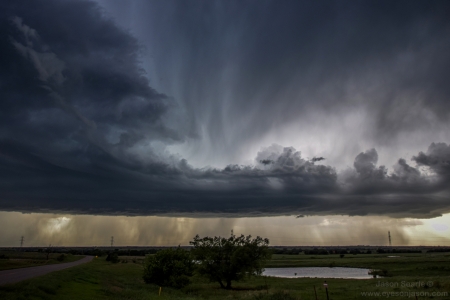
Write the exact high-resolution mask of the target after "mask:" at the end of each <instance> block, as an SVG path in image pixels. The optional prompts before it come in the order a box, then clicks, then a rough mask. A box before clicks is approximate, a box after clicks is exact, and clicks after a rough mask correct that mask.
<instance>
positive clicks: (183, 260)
mask: <svg viewBox="0 0 450 300" xmlns="http://www.w3.org/2000/svg"><path fill="white" fill-rule="evenodd" d="M193 271H194V262H193V260H192V257H191V255H190V253H189V252H188V251H186V250H184V249H182V248H180V247H178V248H176V249H166V250H161V251H158V252H157V253H156V254H155V255H149V256H147V257H146V258H145V263H144V276H143V278H144V281H145V282H146V283H154V284H157V285H158V286H170V287H175V288H182V287H184V286H186V285H188V284H189V283H190V279H189V277H190V276H192V275H193Z"/></svg>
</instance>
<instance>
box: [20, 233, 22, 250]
mask: <svg viewBox="0 0 450 300" xmlns="http://www.w3.org/2000/svg"><path fill="white" fill-rule="evenodd" d="M22 246H23V235H22V236H21V237H20V248H22Z"/></svg>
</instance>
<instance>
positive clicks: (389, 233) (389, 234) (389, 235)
mask: <svg viewBox="0 0 450 300" xmlns="http://www.w3.org/2000/svg"><path fill="white" fill-rule="evenodd" d="M388 237H389V247H390V246H392V243H391V232H390V231H388Z"/></svg>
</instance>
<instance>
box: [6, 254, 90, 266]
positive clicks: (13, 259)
mask: <svg viewBox="0 0 450 300" xmlns="http://www.w3.org/2000/svg"><path fill="white" fill-rule="evenodd" d="M82 257H83V256H78V255H77V256H75V255H71V254H64V256H63V257H61V253H50V254H49V255H48V259H47V253H44V252H18V251H0V271H2V270H9V269H17V268H27V267H36V266H43V265H51V264H59V263H66V262H72V261H76V260H79V259H81V258H82Z"/></svg>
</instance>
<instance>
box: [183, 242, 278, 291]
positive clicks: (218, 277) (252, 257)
mask: <svg viewBox="0 0 450 300" xmlns="http://www.w3.org/2000/svg"><path fill="white" fill-rule="evenodd" d="M190 244H191V245H193V246H194V248H193V249H192V250H191V252H192V254H193V257H194V259H195V260H196V261H197V262H198V272H199V273H200V274H201V275H203V276H205V277H207V278H209V280H211V281H212V282H218V283H219V284H220V286H221V287H222V288H225V289H231V282H232V281H239V280H241V279H243V278H244V277H246V276H251V275H260V274H261V273H262V271H263V270H264V264H265V262H266V260H268V259H270V257H271V251H270V250H269V247H268V246H269V240H268V239H263V238H261V237H259V236H258V237H256V238H255V239H252V238H251V236H250V235H249V236H247V237H245V236H244V235H241V236H239V237H236V236H234V235H232V236H231V237H229V238H221V237H213V238H212V237H204V238H200V237H199V236H198V235H197V236H195V237H194V240H193V241H191V242H190Z"/></svg>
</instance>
